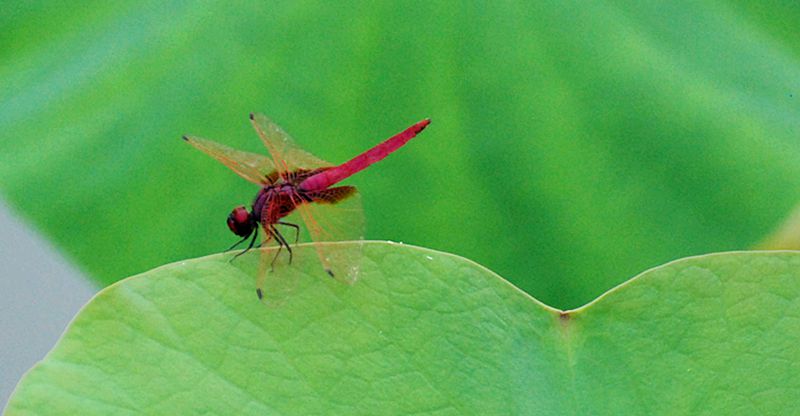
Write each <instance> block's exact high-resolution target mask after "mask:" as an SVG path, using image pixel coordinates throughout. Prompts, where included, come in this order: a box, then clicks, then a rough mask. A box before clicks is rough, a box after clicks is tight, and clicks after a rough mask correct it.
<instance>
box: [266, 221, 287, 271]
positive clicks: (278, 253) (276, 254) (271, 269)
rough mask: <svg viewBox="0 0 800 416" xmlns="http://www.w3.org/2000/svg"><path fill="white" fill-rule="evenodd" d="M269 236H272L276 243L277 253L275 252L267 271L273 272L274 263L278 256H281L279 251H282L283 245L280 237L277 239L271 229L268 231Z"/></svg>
mask: <svg viewBox="0 0 800 416" xmlns="http://www.w3.org/2000/svg"><path fill="white" fill-rule="evenodd" d="M270 234H272V235H273V236H274V237H275V241H277V242H278V251H276V252H275V257H273V258H272V261H271V262H270V263H269V271H270V272H274V271H275V261H276V260H278V256H280V255H281V250H283V244H284V243H283V238H282V237H280V238H279V237H278V236H277V235H276V234H275V232H274V231H273V230H272V229H270Z"/></svg>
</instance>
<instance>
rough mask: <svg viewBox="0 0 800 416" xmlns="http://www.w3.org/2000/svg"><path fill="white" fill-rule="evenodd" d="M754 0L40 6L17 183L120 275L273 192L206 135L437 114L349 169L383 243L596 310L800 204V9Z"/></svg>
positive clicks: (216, 239) (32, 205) (21, 97)
mask: <svg viewBox="0 0 800 416" xmlns="http://www.w3.org/2000/svg"><path fill="white" fill-rule="evenodd" d="M741 3H742V4H735V3H726V2H702V3H691V2H683V3H680V2H679V3H664V2H658V3H642V2H635V1H627V2H625V1H620V2H613V3H612V2H600V3H597V2H595V3H586V2H561V1H559V2H555V1H541V2H536V3H531V2H523V1H521V2H516V3H514V2H504V3H485V4H480V5H478V4H474V3H458V2H451V3H445V2H438V3H437V2H422V1H420V2H398V3H394V4H392V3H386V2H382V3H377V4H376V3H369V4H367V3H361V2H334V3H331V2H320V1H316V2H315V1H306V2H286V3H265V2H252V3H246V4H237V5H235V6H232V5H230V4H229V3H185V2H163V1H158V2H157V1H143V2H133V3H127V4H124V5H121V4H119V3H117V2H96V3H93V4H87V3H82V4H81V6H80V7H77V6H76V5H74V4H72V3H65V2H23V3H20V2H15V3H13V4H9V5H7V6H6V7H3V10H2V11H0V27H2V29H3V30H2V31H0V32H1V33H0V102H2V106H0V132H1V133H0V190H2V192H3V194H4V196H5V197H6V198H8V200H9V201H10V203H11V204H13V205H14V206H15V207H16V208H17V209H18V210H19V211H20V212H21V213H22V214H23V215H24V216H25V217H26V218H27V219H29V220H30V221H31V222H32V223H34V224H35V225H36V226H37V227H38V228H40V229H41V230H42V231H43V232H45V233H46V234H47V235H49V236H51V237H52V238H53V240H54V241H55V242H56V243H57V244H58V245H59V246H60V247H62V248H63V249H64V251H65V252H66V253H68V255H69V256H71V257H72V258H73V259H75V260H76V261H77V262H78V263H79V264H80V265H82V266H83V267H84V268H85V269H86V270H87V271H88V272H89V273H90V274H91V275H92V276H94V277H95V278H96V279H97V280H98V281H100V282H102V283H109V282H112V281H115V280H117V279H119V278H121V277H124V276H127V275H130V274H133V273H136V272H139V271H144V270H146V269H148V268H151V267H153V266H156V265H159V264H163V263H166V262H169V261H173V260H177V259H181V258H186V257H190V256H198V255H202V254H206V253H210V252H214V251H218V250H220V249H223V248H226V247H227V246H228V245H229V244H230V243H231V242H232V241H234V238H233V236H232V235H230V234H229V232H228V230H227V228H226V227H225V225H224V219H225V216H226V215H227V213H228V211H229V209H230V208H231V207H233V206H234V205H237V204H241V203H248V202H249V201H250V199H251V198H252V196H253V195H254V194H255V191H256V190H255V189H254V188H253V187H251V186H250V185H249V184H248V183H246V182H244V181H242V180H240V179H239V178H238V177H236V176H235V175H233V174H232V173H230V172H228V171H226V169H225V168H224V167H222V166H221V165H219V164H217V163H216V162H214V161H213V160H210V159H208V158H207V157H205V156H204V155H202V154H200V153H199V152H196V151H195V150H194V149H191V148H190V147H189V146H186V145H185V144H184V143H182V142H181V141H180V140H179V138H180V135H181V134H183V133H192V134H196V135H200V136H204V137H207V138H209V139H213V140H217V141H220V142H224V143H226V144H229V145H232V146H235V147H240V148H243V149H245V150H251V151H261V149H260V144H259V142H258V140H257V138H256V136H255V133H254V132H253V131H251V129H250V127H249V125H248V123H247V114H248V113H249V112H251V111H259V112H263V113H266V114H268V115H269V116H271V117H272V118H274V119H275V120H276V121H277V122H279V123H280V124H281V125H282V126H283V127H284V128H285V129H286V130H288V131H289V132H290V133H291V134H292V135H293V136H294V137H295V139H296V140H297V141H298V142H299V143H300V144H301V145H303V146H304V147H306V148H307V149H309V150H311V151H312V152H314V153H315V154H317V155H319V156H321V157H323V158H325V159H327V160H330V161H332V162H341V161H344V160H346V159H347V158H349V157H351V156H352V155H354V154H356V153H357V152H359V151H361V150H363V149H365V148H367V147H369V146H371V145H373V144H375V143H377V142H378V141H379V140H382V139H383V138H385V137H387V136H389V135H390V134H392V133H395V132H397V131H399V130H400V129H402V128H404V127H406V126H407V125H409V124H410V123H412V122H415V121H417V120H419V119H421V118H422V117H431V118H432V119H433V124H432V125H431V127H430V128H429V129H428V130H426V131H425V133H424V135H423V136H422V137H420V138H419V139H416V140H415V142H414V143H412V144H411V145H409V146H408V147H407V148H404V149H402V150H401V151H400V152H398V153H397V154H395V155H392V156H391V157H390V158H389V159H387V160H386V161H384V162H381V164H379V165H377V166H374V167H372V168H370V169H369V171H366V172H364V173H362V174H360V175H358V176H356V177H354V178H352V179H351V180H350V181H349V183H351V184H355V185H357V186H359V188H360V189H361V191H362V193H363V195H364V203H365V210H366V216H367V221H368V222H367V235H368V237H370V238H373V239H391V240H399V241H404V242H411V243H415V244H419V245H424V246H428V247H433V248H436V249H440V250H446V251H450V252H454V253H458V254H461V255H464V256H467V257H469V258H472V259H474V260H476V261H478V262H480V263H482V264H484V265H486V266H488V267H490V268H492V269H493V270H495V271H497V272H498V273H500V274H501V275H503V276H504V277H507V278H508V279H509V280H511V281H512V282H514V283H515V284H517V285H519V286H520V287H521V288H523V289H524V290H526V291H528V292H529V293H531V294H533V295H535V296H536V297H538V298H539V299H542V300H543V301H545V302H547V303H550V304H553V305H556V306H561V307H572V306H578V305H580V304H581V303H583V302H585V301H588V300H589V299H591V298H593V297H595V296H596V295H598V294H599V293H602V292H603V291H604V290H606V289H607V288H609V287H611V286H612V285H614V284H616V283H619V282H621V281H622V280H624V279H625V278H627V277H629V276H632V275H634V274H636V273H637V272H639V271H641V270H643V269H645V268H647V267H649V266H653V265H656V264H660V263H663V262H665V261H668V260H671V259H674V258H677V257H682V256H686V255H690V254H698V253H704V252H709V251H718V250H728V249H737V248H746V247H749V246H750V245H751V244H753V243H755V242H757V241H758V240H759V239H760V238H761V237H762V236H763V235H764V234H766V233H767V232H768V231H769V230H770V229H771V228H772V227H774V226H775V225H776V224H778V223H779V222H780V221H781V220H782V219H783V218H784V216H785V215H786V214H787V213H788V212H789V211H790V209H791V207H792V206H793V205H794V204H795V202H797V200H798V199H800V191H798V189H800V188H799V187H798V183H799V182H800V122H799V121H798V120H800V87H799V83H800V29H798V25H796V24H794V23H793V22H797V21H800V12H798V6H797V5H796V4H794V3H790V2H787V3H786V4H784V5H777V6H775V7H772V6H769V7H768V6H752V5H749V4H748V3H746V2H741Z"/></svg>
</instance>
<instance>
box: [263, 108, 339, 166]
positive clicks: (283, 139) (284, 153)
mask: <svg viewBox="0 0 800 416" xmlns="http://www.w3.org/2000/svg"><path fill="white" fill-rule="evenodd" d="M250 121H252V123H253V128H255V129H256V132H257V133H258V137H260V138H261V141H262V142H264V146H266V147H267V150H269V153H270V155H272V160H273V162H274V164H275V167H276V168H277V170H278V172H279V173H280V174H281V176H283V175H285V174H286V173H288V172H293V171H295V170H297V169H316V168H321V167H327V166H332V165H331V164H330V163H328V162H326V161H324V160H322V159H320V158H318V157H316V156H314V155H312V154H311V153H308V152H306V151H305V150H302V149H300V148H299V147H297V145H296V144H295V143H294V141H293V140H292V138H291V137H290V136H289V135H288V134H287V133H286V132H285V131H283V129H281V128H280V127H279V126H278V125H277V124H275V123H273V122H272V120H270V119H269V118H268V117H267V116H265V115H263V114H256V113H251V114H250Z"/></svg>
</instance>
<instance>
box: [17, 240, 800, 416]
mask: <svg viewBox="0 0 800 416" xmlns="http://www.w3.org/2000/svg"><path fill="white" fill-rule="evenodd" d="M346 246H347V245H342V246H340V247H346ZM308 248H309V247H308V246H305V247H299V251H300V252H301V253H302V254H307V255H304V256H299V257H298V261H297V262H296V263H295V264H294V267H293V269H292V270H289V269H288V268H281V269H276V270H277V271H276V276H275V277H276V280H277V281H280V282H287V281H289V279H287V278H290V277H299V279H298V281H297V283H298V284H297V286H296V287H295V288H296V291H295V292H293V293H292V295H291V297H290V298H289V299H286V300H285V302H284V303H282V304H280V305H279V306H278V307H271V308H268V307H263V305H262V304H260V303H259V302H257V301H256V299H255V295H254V293H253V276H252V269H253V268H255V267H254V266H252V267H251V268H250V269H249V270H250V272H248V268H246V267H242V263H243V262H246V261H247V260H248V257H250V258H253V259H254V260H255V258H257V257H258V256H257V255H255V253H254V255H252V256H245V257H244V258H242V260H240V261H239V262H238V263H236V264H233V265H232V264H231V263H230V262H228V261H227V260H228V258H229V256H220V255H216V256H209V257H206V258H203V259H197V260H191V261H186V262H180V263H177V264H171V265H168V266H165V267H160V268H157V269H155V270H153V271H150V272H147V273H145V274H143V275H140V276H137V277H135V278H132V279H127V280H125V281H124V282H121V283H120V284H118V285H114V286H112V287H109V288H107V289H105V290H103V291H102V292H101V293H100V294H99V295H98V296H97V297H95V299H93V301H92V302H90V303H89V304H88V305H87V306H86V307H85V308H84V309H83V311H82V312H81V313H80V314H79V315H78V316H77V318H76V319H75V321H74V322H73V323H72V325H71V326H70V328H69V330H68V331H67V333H66V334H65V335H64V337H63V338H62V339H61V341H59V344H58V345H57V346H56V347H55V348H54V349H53V351H52V352H51V353H50V354H49V355H48V356H47V358H46V359H45V360H44V361H42V362H41V363H39V364H38V365H37V366H36V367H34V369H33V370H31V371H30V372H29V373H28V375H27V376H26V377H25V378H24V379H23V380H22V381H21V382H20V384H19V385H18V387H17V389H16V391H15V393H14V396H13V397H12V399H11V401H10V402H9V405H8V409H7V411H6V413H5V414H6V415H7V416H12V415H50V414H54V415H64V414H70V415H72V414H80V415H95V414H96V415H108V414H237V415H249V414H253V415H263V414H281V415H289V414H299V415H308V414H348V415H375V414H387V415H403V414H425V415H433V414H435V415H470V414H475V415H488V414H491V415H504V414H513V415H518V414H523V415H529V414H535V415H586V414H591V415H674V414H692V415H694V414H713V415H727V414H769V415H774V414H789V415H792V414H797V413H798V411H800V403H798V401H797V397H798V394H800V377H798V373H797V371H796V370H797V369H796V367H797V365H796V364H795V363H797V362H798V360H800V350H798V349H797V348H796V346H797V343H798V342H800V326H798V325H797V322H798V319H800V254H798V253H797V252H780V253H753V252H749V253H725V254H717V255H709V256H700V257H696V258H691V259H684V260H681V261H677V262H674V263H670V264H667V265H665V266H663V267H659V268H657V269H654V270H650V271H648V272H646V273H643V274H642V275H641V276H638V277H637V278H635V279H633V280H631V281H629V282H627V283H626V284H624V285H621V286H619V287H617V288H615V289H614V290H612V291H610V292H608V293H607V294H605V295H604V296H603V297H601V298H600V299H598V300H597V301H596V302H592V303H591V304H589V305H587V306H585V307H583V308H580V309H578V310H575V311H570V312H566V313H563V314H562V313H560V311H557V310H554V309H552V308H549V307H546V306H544V305H542V304H541V303H539V302H536V301H535V300H534V299H531V298H530V297H528V296H525V295H524V294H523V293H521V292H520V291H519V290H517V289H516V288H514V287H513V286H511V285H509V284H508V283H506V282H505V281H503V280H502V279H500V278H498V277H497V276H496V275H494V274H493V273H490V272H489V271H487V270H486V269H485V268H482V267H480V266H478V265H476V264H475V263H473V262H470V261H467V260H465V259H463V258H458V257H456V256H452V255H448V254H444V253H437V252H434V251H430V250H425V249H420V248H416V247H408V246H399V245H389V244H386V243H373V244H367V245H366V247H365V250H364V251H365V257H366V258H365V262H364V266H365V267H364V269H365V270H364V271H365V273H364V274H363V279H362V280H360V281H359V282H358V283H356V284H355V285H354V286H346V285H343V284H339V283H337V282H335V281H333V280H332V279H325V278H321V276H320V275H321V274H323V272H322V269H321V267H320V265H319V264H318V263H317V261H316V259H314V256H313V252H312V251H311V250H305V249H308ZM253 263H257V261H253V262H251V263H250V264H251V265H252V264H253ZM240 267H241V268H240ZM287 271H288V273H286V272H287ZM278 279H279V280H278ZM272 293H273V292H268V293H267V294H268V296H271V295H272Z"/></svg>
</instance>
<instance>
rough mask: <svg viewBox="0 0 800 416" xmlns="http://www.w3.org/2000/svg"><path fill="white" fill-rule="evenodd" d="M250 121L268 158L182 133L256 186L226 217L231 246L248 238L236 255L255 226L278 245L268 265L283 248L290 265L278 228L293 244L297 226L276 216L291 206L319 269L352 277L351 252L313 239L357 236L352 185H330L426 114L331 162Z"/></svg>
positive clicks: (267, 124) (258, 120)
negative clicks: (288, 232) (248, 200)
mask: <svg viewBox="0 0 800 416" xmlns="http://www.w3.org/2000/svg"><path fill="white" fill-rule="evenodd" d="M250 120H251V122H252V124H253V127H254V128H255V129H256V132H257V133H258V136H259V137H260V138H261V141H262V142H264V145H265V146H266V147H267V150H268V151H269V153H270V155H271V156H272V158H267V157H265V156H262V155H259V154H254V153H248V152H243V151H240V150H236V149H233V148H230V147H228V146H224V145H221V144H219V143H215V142H213V141H210V140H205V139H201V138H198V137H193V136H183V139H184V140H186V141H187V142H189V144H191V145H192V146H194V147H196V148H198V149H200V150H201V151H203V152H205V153H206V154H208V155H210V156H211V157H213V158H215V159H217V160H219V161H220V162H222V163H223V164H224V165H225V166H227V167H228V168H230V169H231V170H233V171H234V172H235V173H236V174H238V175H239V176H241V177H242V178H244V179H246V180H248V181H250V182H253V183H255V184H257V185H259V186H260V187H261V189H260V190H259V191H258V194H257V195H256V197H255V199H254V200H253V203H252V205H251V206H250V209H249V210H248V209H247V208H246V207H244V206H238V207H236V208H234V209H233V211H232V212H231V213H230V215H228V228H230V230H231V231H232V232H233V233H234V234H236V235H238V236H240V237H242V239H241V240H240V241H239V242H238V243H236V244H235V245H234V246H233V247H231V249H233V248H234V247H236V246H237V245H239V244H241V243H242V242H244V241H246V240H247V239H248V238H251V240H250V245H249V246H248V247H247V249H245V250H244V251H243V252H241V253H239V254H238V255H241V254H244V253H245V252H247V251H248V250H250V249H251V248H253V246H254V245H255V242H256V238H257V236H258V229H259V226H260V227H261V229H263V231H264V237H262V242H261V245H265V244H267V243H275V244H277V245H278V251H277V253H276V254H275V257H273V259H272V263H271V264H272V265H274V263H275V260H276V259H277V258H278V256H279V255H280V252H281V250H282V249H283V248H286V251H287V253H288V256H289V263H291V261H292V246H291V244H290V243H289V241H288V240H287V239H286V237H285V236H284V235H283V233H281V231H280V229H279V228H278V226H283V227H289V228H292V229H293V231H294V232H295V238H294V240H295V241H294V242H295V243H297V241H298V237H299V232H300V227H299V225H298V224H295V223H291V222H288V221H285V220H284V219H285V217H286V216H288V215H289V214H292V213H293V212H295V211H297V212H299V213H300V217H301V218H302V220H303V222H304V223H305V225H306V229H307V230H308V233H309V235H310V237H311V239H312V241H313V242H314V243H315V244H314V247H315V249H316V251H317V254H318V256H319V259H320V261H321V263H322V266H323V268H324V269H325V272H326V273H327V274H328V275H329V276H331V277H337V278H341V279H344V280H345V281H351V282H352V281H354V280H355V277H356V275H357V273H358V260H359V259H358V258H357V255H355V254H354V251H353V250H352V249H350V250H337V248H336V247H335V246H334V245H328V244H317V243H319V242H324V241H341V240H360V239H362V238H363V229H364V221H363V212H362V210H361V207H360V199H359V197H358V192H357V190H356V188H355V187H353V186H334V185H336V184H337V183H339V182H341V181H343V180H344V179H346V178H348V177H350V176H351V175H354V174H356V173H358V172H360V171H362V170H364V169H366V168H367V167H368V166H369V165H371V164H373V163H375V162H378V161H380V160H382V159H383V158H385V157H386V156H388V155H389V154H390V153H392V152H394V151H395V150H397V149H399V148H400V147H402V146H403V145H405V144H406V143H407V142H408V141H409V140H411V139H413V138H414V137H415V136H416V135H417V134H419V132H421V131H422V130H423V129H425V127H427V126H428V124H430V120H429V119H425V120H422V121H420V122H418V123H416V124H414V125H412V126H411V127H409V128H407V129H405V130H403V131H402V132H400V133H398V134H396V135H394V136H392V137H390V138H389V139H387V140H386V141H384V142H383V143H380V144H378V145H377V146H375V147H373V148H371V149H369V150H367V151H366V152H364V153H361V154H360V155H358V156H356V157H354V158H353V159H351V160H349V161H347V162H345V163H342V164H341V165H338V166H333V165H331V164H330V163H327V162H325V161H323V160H321V159H319V158H317V157H316V156H313V155H311V154H310V153H308V152H305V151H304V150H302V149H300V148H299V147H297V145H295V144H294V141H293V140H292V139H291V137H289V135H288V134H286V133H285V132H284V131H283V130H282V129H281V128H280V127H278V126H277V125H276V124H275V123H273V122H272V121H271V120H270V119H269V118H267V117H266V116H264V115H261V114H250ZM238 255H237V256H238ZM262 285H263V273H262V276H259V281H258V283H257V288H256V294H257V295H258V298H259V299H261V298H263V292H262Z"/></svg>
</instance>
